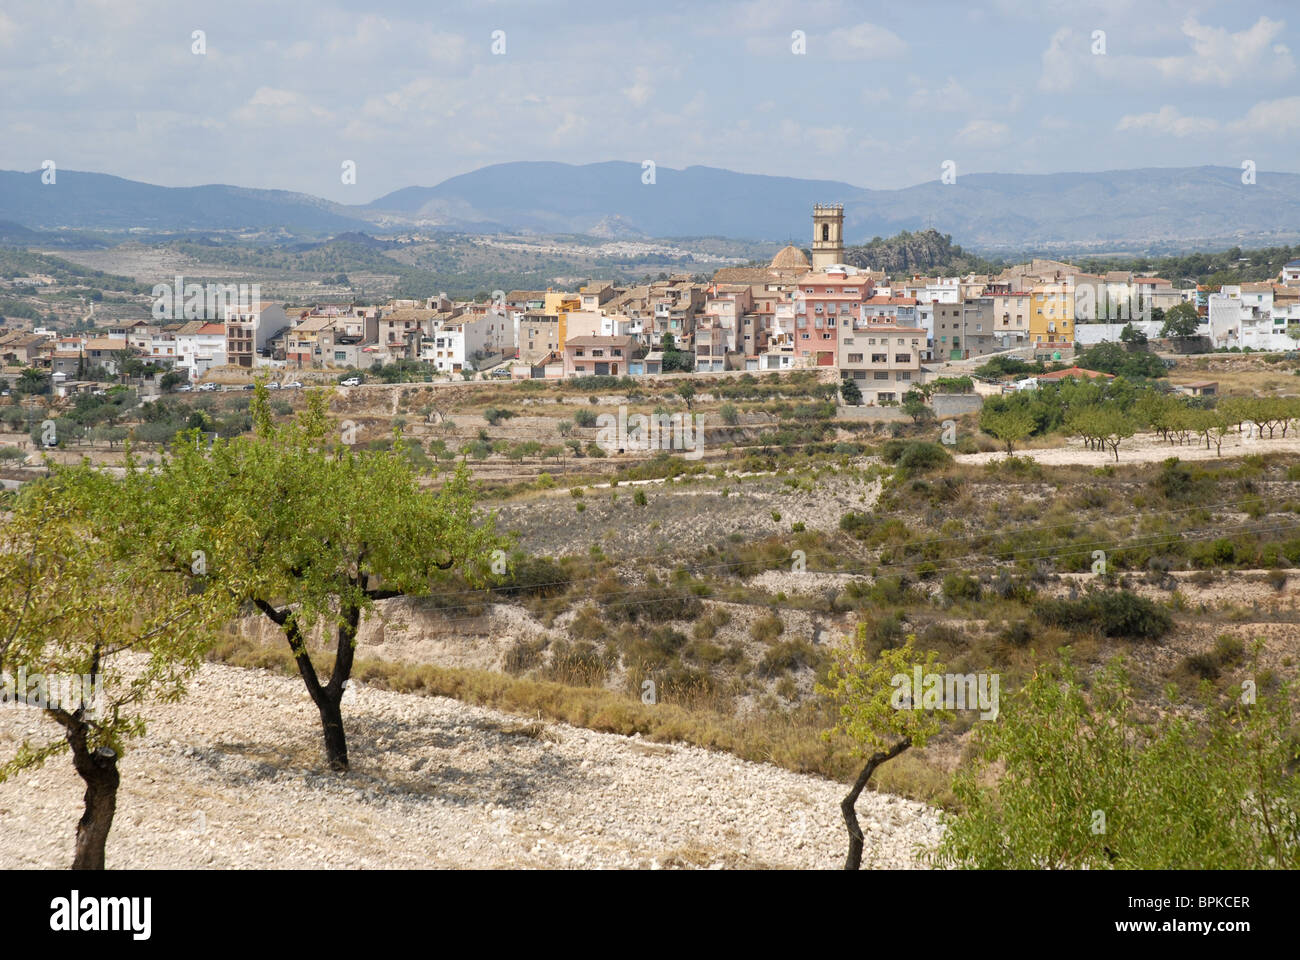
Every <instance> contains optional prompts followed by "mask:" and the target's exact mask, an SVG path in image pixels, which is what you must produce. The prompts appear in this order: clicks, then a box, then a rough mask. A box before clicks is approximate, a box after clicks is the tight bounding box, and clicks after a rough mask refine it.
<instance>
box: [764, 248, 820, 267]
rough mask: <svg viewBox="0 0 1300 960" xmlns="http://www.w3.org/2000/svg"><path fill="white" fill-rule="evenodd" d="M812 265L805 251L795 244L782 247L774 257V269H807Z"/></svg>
mask: <svg viewBox="0 0 1300 960" xmlns="http://www.w3.org/2000/svg"><path fill="white" fill-rule="evenodd" d="M810 266H811V264H809V263H808V258H807V257H805V256H804V255H803V251H802V250H800V249H799V248H798V247H796V246H794V245H793V244H790V245H788V246H785V247H782V248H781V251H780V252H779V253H777V255H776V256H775V257H773V258H772V269H773V270H807V269H809V267H810Z"/></svg>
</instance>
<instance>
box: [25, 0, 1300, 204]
mask: <svg viewBox="0 0 1300 960" xmlns="http://www.w3.org/2000/svg"><path fill="white" fill-rule="evenodd" d="M195 31H202V33H201V35H200V38H199V39H196V38H195ZM1099 31H1100V32H1099ZM199 47H202V50H201V52H200V51H199V50H198V48H199ZM1298 51H1300V4H1297V3H1294V2H1292V3H1286V2H1253V0H1232V2H1223V3H1216V2H1201V3H1183V2H1175V0H989V2H983V3H966V2H960V3H957V2H954V3H948V2H937V0H936V2H930V0H910V2H905V3H904V2H889V3H863V2H856V3H855V2H848V0H737V2H729V0H717V2H714V0H691V2H646V0H642V2H628V3H625V2H616V0H495V2H493V0H482V2H477V3H463V4H451V3H430V2H428V0H425V2H387V3H385V2H382V0H370V2H351V0H311V2H303V0H291V2H276V0H223V2H221V3H187V2H184V0H5V3H4V4H3V5H2V6H0V169H8V170H37V169H39V168H40V167H41V165H42V163H43V162H44V161H46V160H53V161H55V163H56V164H57V166H58V169H65V170H93V171H96V172H101V173H111V174H114V175H117V176H122V177H127V178H130V179H133V180H144V181H148V182H150V183H158V184H162V185H166V186H188V185H195V184H202V183H230V184H236V185H239V186H246V187H270V188H279V189H286V190H296V191H302V192H305V193H311V194H315V195H317V196H322V197H326V198H328V199H331V200H336V201H339V202H344V203H364V202H368V201H370V200H372V199H375V198H376V197H378V196H381V195H383V194H385V193H387V192H389V191H391V190H394V189H397V188H400V187H405V186H413V185H421V186H431V185H434V184H436V183H438V182H440V181H441V180H444V179H446V178H447V177H451V176H455V175H457V174H461V173H466V172H469V171H472V170H475V169H477V168H479V167H482V166H486V165H488V164H492V163H500V162H506V161H515V160H556V161H563V162H567V163H592V162H597V161H604V160H629V161H633V162H635V163H638V164H640V163H642V162H643V161H645V160H653V161H654V162H655V163H656V164H657V165H659V166H661V167H673V168H682V167H686V166H691V165H694V164H702V165H706V166H713V167H723V168H727V169H731V170H738V171H742V172H746V173H761V174H772V175H779V176H792V177H806V178H814V179H831V180H842V181H846V182H848V183H851V184H854V185H856V186H861V187H869V188H877V189H888V188H896V187H904V186H910V185H912V184H915V183H920V182H924V181H929V180H935V179H938V178H939V177H940V174H941V171H942V170H943V164H944V163H945V161H951V162H952V163H953V164H954V165H955V170H956V171H957V172H958V174H962V173H990V172H992V173H1056V172H1064V171H1089V170H1110V169H1121V168H1131V167H1152V166H1160V167H1171V166H1173V167H1176V166H1197V165H1202V164H1216V165H1223V166H1231V167H1240V165H1241V163H1242V161H1243V160H1246V159H1249V160H1252V161H1254V163H1255V164H1256V166H1257V168H1258V170H1260V171H1288V172H1300V151H1298V150H1297V149H1296V148H1297V145H1300V77H1298V76H1297V71H1296V57H1297V56H1300V52H1298ZM348 162H351V163H352V164H354V165H355V178H354V179H355V182H348V183H345V182H344V179H345V175H344V165H345V164H346V163H348Z"/></svg>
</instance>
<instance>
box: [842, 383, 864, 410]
mask: <svg viewBox="0 0 1300 960" xmlns="http://www.w3.org/2000/svg"><path fill="white" fill-rule="evenodd" d="M840 396H841V397H843V398H844V403H845V404H846V405H847V406H851V407H857V406H861V405H862V388H861V387H859V386H858V382H857V381H856V380H854V379H853V378H851V377H850V378H847V379H842V380H840Z"/></svg>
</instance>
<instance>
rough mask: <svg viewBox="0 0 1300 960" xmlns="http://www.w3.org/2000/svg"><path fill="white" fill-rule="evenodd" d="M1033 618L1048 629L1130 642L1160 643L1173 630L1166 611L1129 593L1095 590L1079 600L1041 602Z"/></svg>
mask: <svg viewBox="0 0 1300 960" xmlns="http://www.w3.org/2000/svg"><path fill="white" fill-rule="evenodd" d="M1034 615H1035V616H1037V617H1038V619H1039V620H1040V621H1041V622H1042V623H1044V624H1046V625H1047V626H1051V627H1066V628H1070V629H1081V630H1093V631H1096V632H1097V633H1099V634H1101V635H1103V636H1107V637H1120V638H1124V639H1128V640H1146V641H1154V640H1159V639H1160V638H1161V637H1163V636H1164V635H1165V634H1167V633H1168V632H1169V631H1170V630H1171V629H1172V628H1173V617H1172V616H1170V614H1169V611H1168V610H1167V609H1165V608H1164V607H1162V606H1160V605H1158V604H1156V603H1155V602H1153V601H1151V600H1148V599H1147V598H1146V597H1142V596H1139V595H1138V594H1136V593H1132V592H1130V591H1128V590H1095V591H1092V592H1091V593H1088V594H1087V595H1086V596H1084V597H1081V598H1080V599H1078V600H1053V599H1042V600H1039V602H1038V604H1037V606H1036V607H1035V608H1034Z"/></svg>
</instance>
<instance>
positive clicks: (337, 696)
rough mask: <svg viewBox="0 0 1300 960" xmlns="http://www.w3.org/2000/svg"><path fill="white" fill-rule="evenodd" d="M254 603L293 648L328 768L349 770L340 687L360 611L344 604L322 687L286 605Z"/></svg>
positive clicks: (349, 661)
mask: <svg viewBox="0 0 1300 960" xmlns="http://www.w3.org/2000/svg"><path fill="white" fill-rule="evenodd" d="M254 603H255V604H256V605H257V608H258V609H259V610H261V611H262V612H263V613H264V614H266V616H267V617H268V618H269V619H270V620H272V621H273V622H274V623H277V624H279V625H280V626H281V627H282V628H283V629H284V636H285V639H286V640H287V641H288V642H289V649H290V650H292V651H293V659H294V662H295V663H297V664H298V673H299V674H300V675H301V676H302V681H303V683H304V684H306V686H307V693H308V694H310V695H311V699H312V702H313V703H314V704H316V709H317V710H318V711H319V712H320V722H321V734H322V736H323V738H324V740H325V757H326V759H327V760H328V761H329V765H330V769H331V770H335V771H337V772H339V773H346V772H347V770H348V741H347V735H346V733H345V732H344V730H343V709H342V706H341V704H342V702H343V687H344V684H346V683H347V681H348V677H349V676H351V675H352V660H353V656H354V653H355V644H356V637H357V627H358V625H359V624H360V622H361V610H360V608H357V607H351V606H348V607H345V608H344V610H343V621H342V623H340V625H339V628H338V647H337V649H336V651H335V655H334V672H333V673H332V674H331V676H330V682H329V684H328V685H325V686H322V685H321V682H320V678H319V677H318V676H317V675H316V667H315V666H314V665H313V664H312V662H311V655H310V654H309V653H308V652H307V641H306V639H305V638H304V637H303V635H302V631H301V630H300V629H299V628H298V620H297V618H295V617H294V615H293V612H292V611H290V610H288V609H287V608H286V609H285V610H283V611H281V610H276V609H275V608H274V607H272V606H271V605H270V604H269V603H267V602H266V601H264V600H261V599H258V600H255V601H254Z"/></svg>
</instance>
